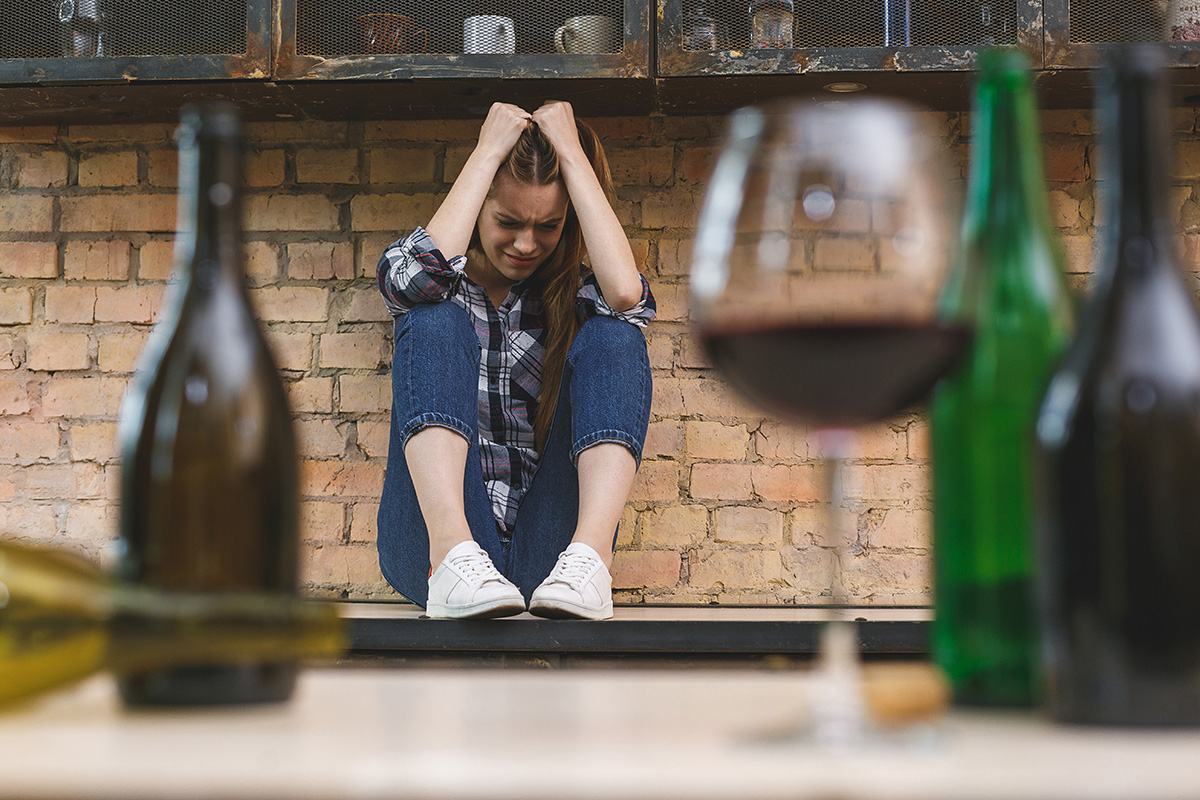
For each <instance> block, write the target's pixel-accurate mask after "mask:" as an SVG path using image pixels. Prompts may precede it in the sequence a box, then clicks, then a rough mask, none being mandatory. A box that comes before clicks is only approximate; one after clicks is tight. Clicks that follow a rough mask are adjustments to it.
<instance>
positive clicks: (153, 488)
mask: <svg viewBox="0 0 1200 800" xmlns="http://www.w3.org/2000/svg"><path fill="white" fill-rule="evenodd" d="M177 138H178V144H179V149H180V159H179V180H180V193H179V232H178V239H177V245H176V251H175V275H174V278H173V281H172V285H171V287H170V289H169V291H168V294H167V299H166V301H165V302H164V306H163V309H162V312H161V315H160V319H159V322H158V324H157V326H156V327H155V329H154V332H153V333H152V335H151V337H150V340H149V342H148V343H147V346H146V350H145V352H144V353H143V354H142V357H141V361H140V362H139V366H138V370H137V373H136V374H135V375H134V377H133V379H132V380H131V382H130V386H129V391H128V393H127V395H126V397H125V401H124V403H123V405H122V408H121V420H120V426H119V430H118V436H119V438H120V443H121V449H122V457H123V464H124V466H123V470H122V486H121V541H122V546H123V551H122V560H121V573H122V577H124V578H125V579H126V580H130V581H134V582H137V583H141V584H145V585H148V586H151V587H154V588H159V589H168V590H187V591H192V592H195V591H211V592H222V591H239V590H248V589H249V590H269V591H283V592H294V591H295V590H296V585H297V548H298V543H297V535H296V515H297V476H296V448H295V440H294V436H293V431H292V419H291V414H290V413H289V411H288V407H287V400H286V398H285V396H284V392H283V386H282V383H281V381H280V378H279V373H278V372H277V370H276V368H275V365H274V362H273V361H272V359H271V356H270V353H269V352H268V350H267V345H266V341H265V339H264V338H263V334H262V332H261V331H260V329H259V326H258V322H257V320H256V319H255V316H254V313H253V311H252V309H251V305H250V298H249V295H248V293H247V291H246V287H245V281H244V274H243V268H242V236H241V225H240V203H239V194H240V189H241V180H242V177H241V159H242V152H241V131H240V124H239V121H238V117H237V114H236V112H235V110H234V109H233V108H232V107H231V106H228V105H211V106H203V107H188V108H185V109H184V111H183V113H182V118H181V124H180V127H179V132H178V134H177ZM294 682H295V669H294V666H293V665H292V664H290V663H287V662H282V663H277V664H270V663H268V664H261V663H247V664H227V665H221V666H195V667H182V668H179V669H171V670H166V671H161V672H153V673H146V674H143V675H139V676H136V677H127V678H123V679H122V680H121V683H120V685H121V693H122V696H123V697H124V699H125V701H126V702H128V703H131V704H137V705H145V704H150V705H157V704H207V703H247V702H269V701H279V700H284V699H286V698H288V697H289V696H290V695H291V692H292V687H293V685H294Z"/></svg>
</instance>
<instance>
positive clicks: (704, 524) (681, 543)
mask: <svg viewBox="0 0 1200 800" xmlns="http://www.w3.org/2000/svg"><path fill="white" fill-rule="evenodd" d="M641 516H642V546H643V547H670V548H676V549H683V548H687V547H691V546H693V545H697V544H699V543H700V542H702V541H704V540H705V539H706V538H707V537H708V509H707V508H705V507H704V506H697V505H673V506H664V507H663V508H654V509H651V510H649V511H647V512H645V513H644V514H642V515H641Z"/></svg>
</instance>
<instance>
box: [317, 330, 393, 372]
mask: <svg viewBox="0 0 1200 800" xmlns="http://www.w3.org/2000/svg"><path fill="white" fill-rule="evenodd" d="M320 348H321V357H320V361H319V364H320V366H322V367H329V368H332V369H375V368H377V367H378V366H379V365H380V364H382V363H383V355H384V341H383V337H382V336H380V335H379V334H377V333H326V334H323V335H322V336H321V344H320Z"/></svg>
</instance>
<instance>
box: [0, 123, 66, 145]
mask: <svg viewBox="0 0 1200 800" xmlns="http://www.w3.org/2000/svg"><path fill="white" fill-rule="evenodd" d="M57 141H58V126H57V125H27V126H14V127H0V143H4V144H54V143H55V142H57Z"/></svg>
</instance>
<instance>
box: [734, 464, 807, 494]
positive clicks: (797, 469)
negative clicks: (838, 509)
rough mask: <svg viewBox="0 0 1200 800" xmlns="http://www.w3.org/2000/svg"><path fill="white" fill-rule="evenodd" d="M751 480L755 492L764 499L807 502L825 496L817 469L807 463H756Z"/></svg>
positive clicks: (752, 468)
mask: <svg viewBox="0 0 1200 800" xmlns="http://www.w3.org/2000/svg"><path fill="white" fill-rule="evenodd" d="M751 481H752V482H753V484H754V493H755V494H756V495H758V496H759V497H761V498H762V499H763V500H769V501H776V502H788V503H792V502H795V503H807V502H812V501H815V500H820V499H821V498H822V497H823V491H822V486H821V481H820V477H819V476H818V475H817V470H816V468H815V467H813V466H811V465H807V464H800V465H785V464H755V465H753V466H752V467H751Z"/></svg>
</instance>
